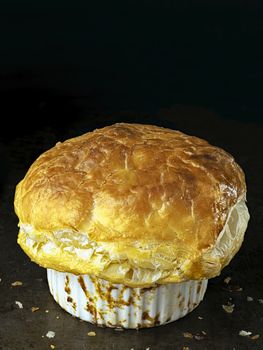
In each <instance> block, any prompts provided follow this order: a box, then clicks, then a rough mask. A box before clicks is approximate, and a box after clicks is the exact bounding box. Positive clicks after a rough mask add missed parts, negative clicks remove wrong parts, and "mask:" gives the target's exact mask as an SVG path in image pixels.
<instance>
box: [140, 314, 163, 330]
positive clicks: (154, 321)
mask: <svg viewBox="0 0 263 350" xmlns="http://www.w3.org/2000/svg"><path fill="white" fill-rule="evenodd" d="M159 316H160V314H159V313H158V314H157V315H156V316H155V317H151V316H150V315H149V313H148V312H147V311H144V312H143V314H142V319H143V320H144V321H148V322H149V323H147V324H146V325H145V326H146V327H154V326H158V325H159V324H160V321H159Z"/></svg>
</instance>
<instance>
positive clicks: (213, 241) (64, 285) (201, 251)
mask: <svg viewBox="0 0 263 350" xmlns="http://www.w3.org/2000/svg"><path fill="white" fill-rule="evenodd" d="M15 211H16V214H17V216H18V218H19V228H20V230H19V235H18V243H19V244H20V246H21V247H22V249H23V250H24V251H25V253H26V254H27V255H28V256H29V257H30V258H31V260H32V261H34V262H36V263H37V264H39V265H40V266H43V267H45V268H46V269H47V273H48V283H49V288H50V291H51V293H52V295H53V297H54V299H55V300H56V301H57V302H58V303H59V305H60V306H61V307H62V308H64V309H65V310H66V311H68V312H69V313H71V314H72V315H74V316H77V317H80V318H81V319H83V320H86V321H89V322H92V323H95V324H98V325H102V326H108V327H124V328H141V327H152V326H155V325H161V324H165V323H168V322H171V321H174V320H176V319H178V318H180V317H182V316H184V315H185V314H187V313H189V312H190V311H192V310H193V309H194V308H195V307H196V306H197V305H198V304H199V303H200V301H201V300H202V299H203V296H204V293H205V290H206V287H207V280H208V279H210V278H213V277H215V276H218V275H219V274H220V272H221V270H222V269H223V267H224V266H226V265H227V264H228V263H229V262H230V260H231V259H232V258H233V256H234V255H235V254H236V253H237V251H238V250H239V248H240V246H241V244H242V241H243V238H244V233H245V231H246V228H247V223H248V220H249V213H248V209H247V206H246V184H245V177H244V173H243V171H242V169H241V168H240V166H239V165H238V164H237V163H236V162H235V160H234V158H233V157H232V156H231V155H230V154H228V153H227V152H225V151H224V150H222V149H220V148H218V147H215V146H212V145H210V144H209V143H208V142H207V141H204V140H202V139H200V138H197V137H194V136H189V135H186V134H183V133H182V132H179V131H174V130H171V129H166V128H162V127H157V126H153V125H142V124H126V123H119V124H114V125H111V126H107V127H105V128H102V129H97V130H94V131H93V132H89V133H86V134H84V135H82V136H79V137H75V138H72V139H69V140H67V141H65V142H63V143H61V142H58V143H57V144H56V146H55V147H53V148H51V149H50V150H48V151H46V152H45V153H43V154H42V155H41V156H40V157H39V158H38V159H37V160H36V161H35V162H34V163H33V164H32V166H31V167H30V169H29V170H28V172H27V174H26V176H25V178H24V179H23V180H22V181H21V182H20V183H19V184H18V185H17V188H16V194H15Z"/></svg>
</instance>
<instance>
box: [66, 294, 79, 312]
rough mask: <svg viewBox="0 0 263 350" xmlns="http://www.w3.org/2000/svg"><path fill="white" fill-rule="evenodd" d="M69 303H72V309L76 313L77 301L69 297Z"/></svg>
mask: <svg viewBox="0 0 263 350" xmlns="http://www.w3.org/2000/svg"><path fill="white" fill-rule="evenodd" d="M67 301H68V302H69V303H72V308H73V309H74V310H75V311H76V308H77V304H76V303H75V301H73V299H72V298H71V297H67Z"/></svg>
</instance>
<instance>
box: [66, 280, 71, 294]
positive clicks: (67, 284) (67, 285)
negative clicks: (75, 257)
mask: <svg viewBox="0 0 263 350" xmlns="http://www.w3.org/2000/svg"><path fill="white" fill-rule="evenodd" d="M65 292H66V293H67V294H70V293H71V290H70V288H69V277H68V275H66V282H65Z"/></svg>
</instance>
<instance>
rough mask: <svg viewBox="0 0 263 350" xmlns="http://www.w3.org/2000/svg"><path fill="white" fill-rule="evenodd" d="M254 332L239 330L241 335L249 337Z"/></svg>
mask: <svg viewBox="0 0 263 350" xmlns="http://www.w3.org/2000/svg"><path fill="white" fill-rule="evenodd" d="M251 334H252V332H249V331H244V330H242V331H239V335H241V337H248V336H249V335H251Z"/></svg>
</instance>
